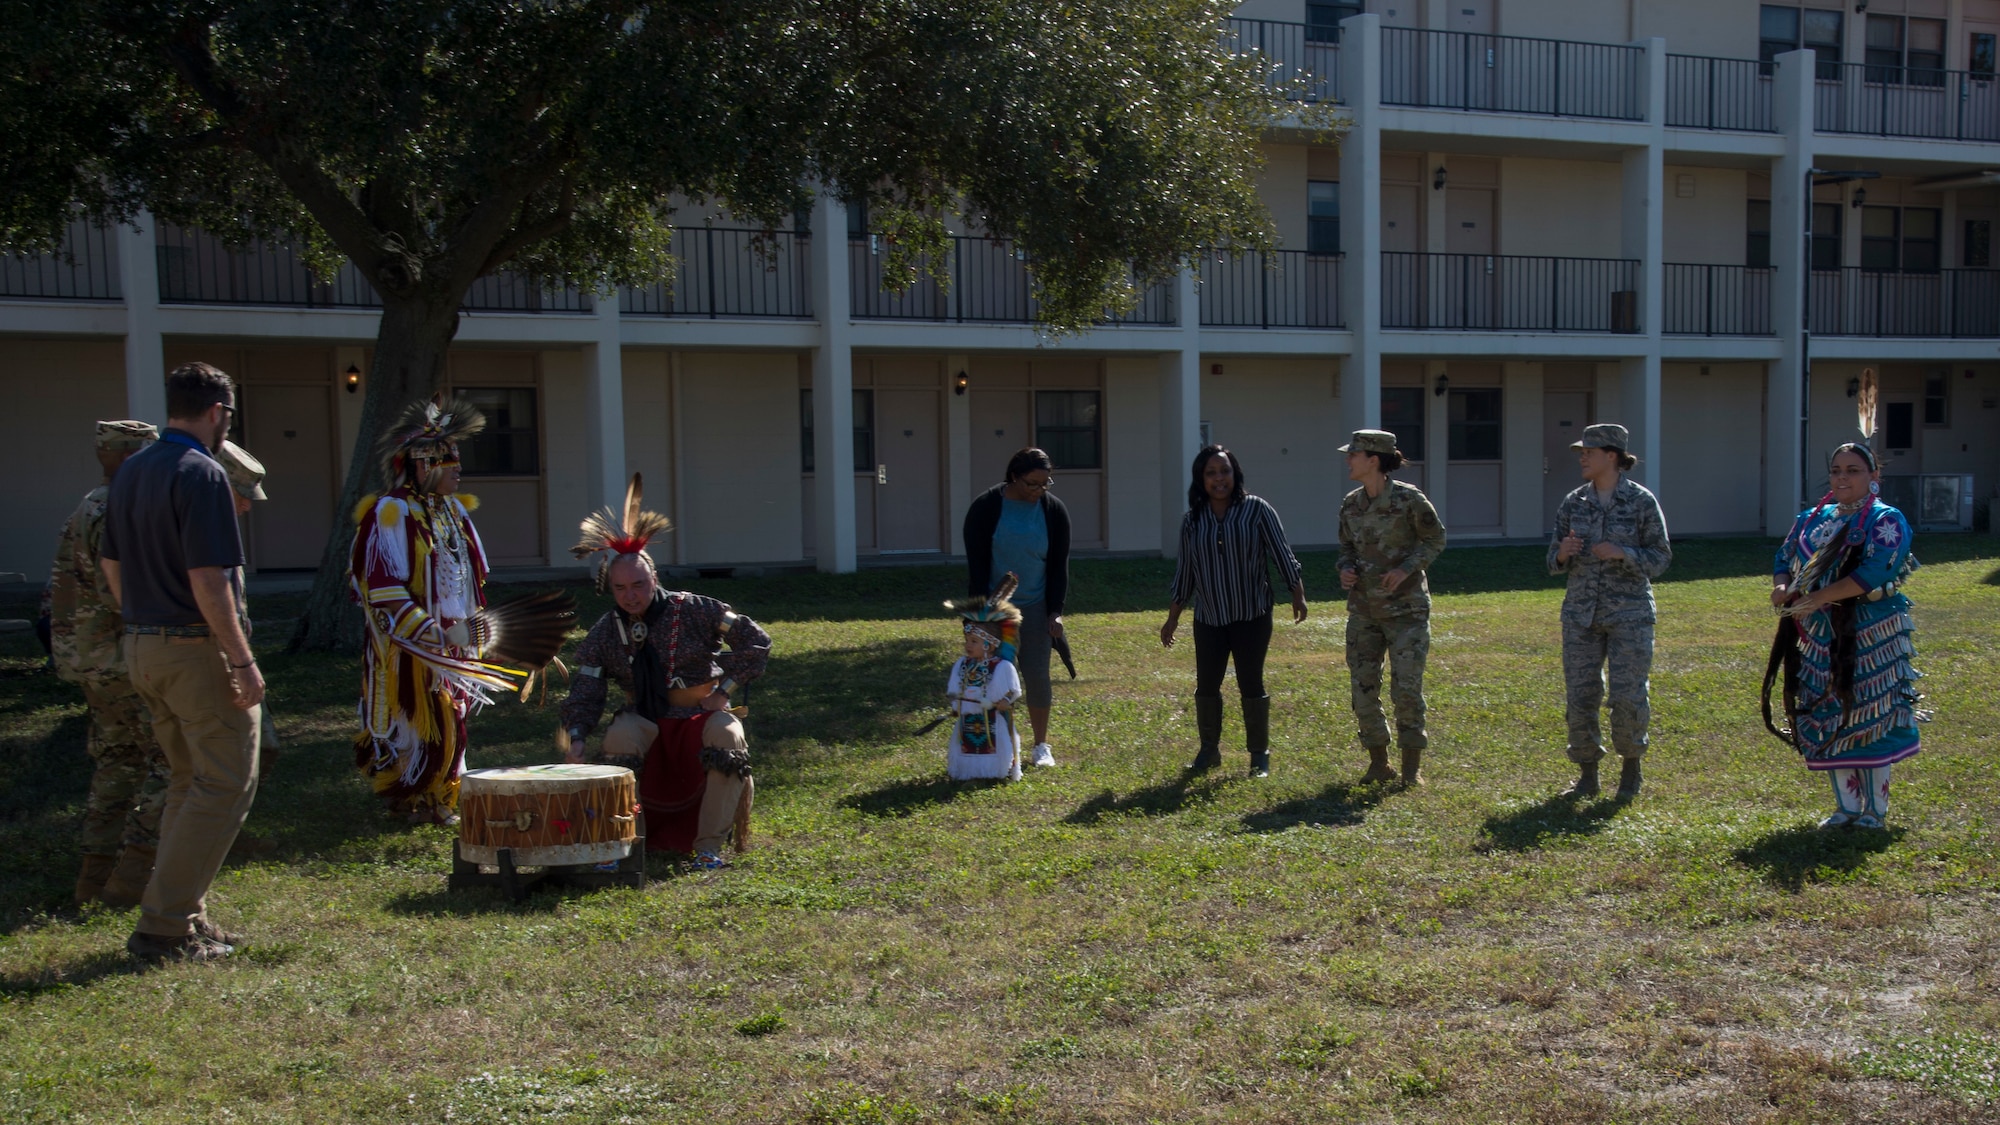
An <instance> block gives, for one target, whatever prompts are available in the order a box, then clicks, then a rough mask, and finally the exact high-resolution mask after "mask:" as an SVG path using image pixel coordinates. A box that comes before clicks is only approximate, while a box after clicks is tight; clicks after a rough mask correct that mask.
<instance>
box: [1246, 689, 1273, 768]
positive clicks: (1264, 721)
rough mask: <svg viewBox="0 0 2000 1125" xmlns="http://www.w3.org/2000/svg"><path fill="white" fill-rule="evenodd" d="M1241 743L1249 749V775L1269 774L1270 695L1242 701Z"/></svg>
mask: <svg viewBox="0 0 2000 1125" xmlns="http://www.w3.org/2000/svg"><path fill="white" fill-rule="evenodd" d="M1243 745H1244V748H1245V749H1247V750H1249V751H1250V776H1251V777H1269V776H1271V697H1270V696H1268V695H1260V696H1258V697H1257V698H1255V699H1246V700H1244V701H1243Z"/></svg>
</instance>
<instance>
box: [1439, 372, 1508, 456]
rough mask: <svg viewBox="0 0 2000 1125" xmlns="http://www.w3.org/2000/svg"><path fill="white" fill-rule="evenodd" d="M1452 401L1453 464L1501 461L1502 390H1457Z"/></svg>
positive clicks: (1450, 451)
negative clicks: (1457, 462)
mask: <svg viewBox="0 0 2000 1125" xmlns="http://www.w3.org/2000/svg"><path fill="white" fill-rule="evenodd" d="M1450 395H1451V398H1450V403H1451V445H1450V449H1449V451H1448V452H1449V454H1450V456H1451V459H1452V460H1453V461H1498V460H1499V459H1500V389H1499V388H1498V387H1493V388H1480V389H1478V390H1466V391H1462V390H1459V389H1457V388H1453V389H1452V390H1451V392H1450Z"/></svg>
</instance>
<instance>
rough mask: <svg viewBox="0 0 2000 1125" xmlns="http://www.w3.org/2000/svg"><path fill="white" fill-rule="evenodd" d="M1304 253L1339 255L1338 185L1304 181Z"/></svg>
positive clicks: (1327, 182)
mask: <svg viewBox="0 0 2000 1125" xmlns="http://www.w3.org/2000/svg"><path fill="white" fill-rule="evenodd" d="M1306 252H1307V253H1310V254H1338V253H1340V185H1339V184H1338V183H1333V182H1330V181H1327V180H1307V181H1306Z"/></svg>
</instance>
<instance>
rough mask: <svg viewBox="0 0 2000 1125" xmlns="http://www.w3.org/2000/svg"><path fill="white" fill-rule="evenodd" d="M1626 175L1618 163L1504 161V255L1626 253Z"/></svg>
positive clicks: (1615, 255)
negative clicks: (1622, 210)
mask: <svg viewBox="0 0 2000 1125" xmlns="http://www.w3.org/2000/svg"><path fill="white" fill-rule="evenodd" d="M1621 175H1622V173H1621V171H1620V169H1619V166H1618V165H1616V164H1600V163H1595V162H1590V161H1581V160H1528V159H1515V158H1508V159H1505V160H1502V161H1501V162H1500V203H1499V206H1500V245H1499V251H1500V253H1502V254H1531V255H1545V256H1550V257H1567V258H1618V257H1623V254H1622V253H1621V248H1622V242H1623V239H1622V228H1621V220H1620V215H1619V198H1620V196H1621V194H1622V187H1623V183H1622V180H1621Z"/></svg>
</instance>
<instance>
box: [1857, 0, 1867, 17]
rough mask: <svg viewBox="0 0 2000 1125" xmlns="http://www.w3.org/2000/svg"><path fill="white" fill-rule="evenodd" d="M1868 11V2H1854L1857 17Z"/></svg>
mask: <svg viewBox="0 0 2000 1125" xmlns="http://www.w3.org/2000/svg"><path fill="white" fill-rule="evenodd" d="M1867 10H1868V0H1854V14H1855V15H1857V16H1858V15H1860V14H1861V13H1863V12H1865V11H1867Z"/></svg>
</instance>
